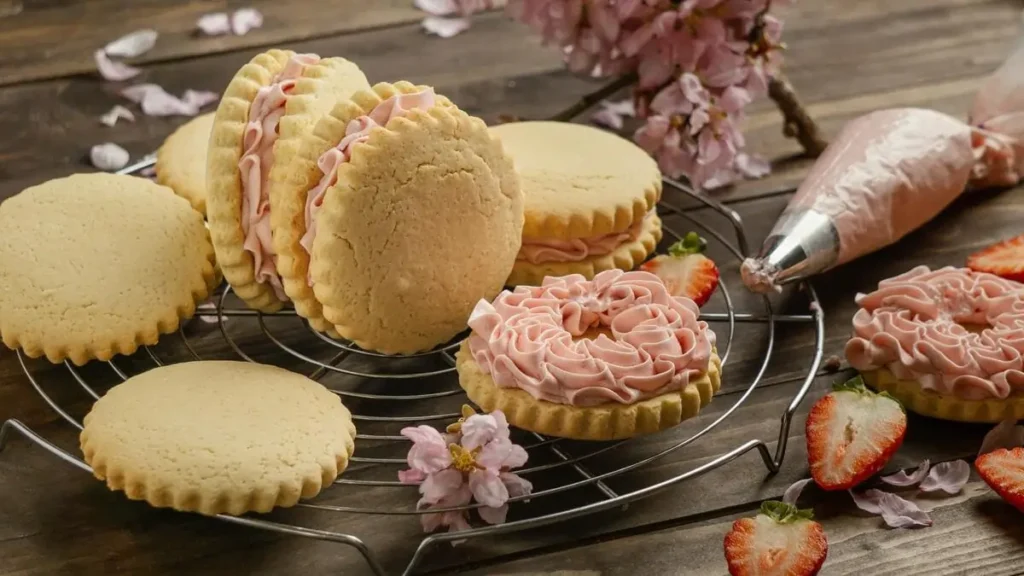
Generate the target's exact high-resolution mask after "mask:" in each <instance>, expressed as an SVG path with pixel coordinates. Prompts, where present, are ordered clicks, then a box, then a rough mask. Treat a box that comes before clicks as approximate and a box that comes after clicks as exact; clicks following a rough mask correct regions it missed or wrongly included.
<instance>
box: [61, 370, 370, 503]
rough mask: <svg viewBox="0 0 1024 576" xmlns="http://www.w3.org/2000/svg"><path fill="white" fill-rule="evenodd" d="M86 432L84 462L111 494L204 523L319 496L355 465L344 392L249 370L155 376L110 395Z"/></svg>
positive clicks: (98, 406)
mask: <svg viewBox="0 0 1024 576" xmlns="http://www.w3.org/2000/svg"><path fill="white" fill-rule="evenodd" d="M83 424H84V428H83V429H82V433H81V437H80V440H81V445H82V453H83V454H84V455H85V462H86V463H87V464H89V465H90V466H92V468H93V473H94V474H95V476H96V477H97V478H99V479H100V480H105V481H106V483H107V486H108V487H109V488H110V489H111V490H121V491H124V493H125V494H126V495H127V496H128V498H130V499H132V500H145V501H146V502H148V503H149V504H151V505H152V506H156V507H159V508H174V509H176V510H181V511H186V512H199V513H201V514H207V515H213V514H222V513H223V514H232V515H239V514H244V513H245V512H269V511H270V509H271V508H274V507H285V506H293V505H295V503H296V502H298V501H299V499H300V498H312V497H313V496H316V495H317V494H318V493H320V491H321V489H322V488H323V487H325V486H330V485H331V483H332V482H334V479H335V478H337V476H338V474H340V473H341V472H342V471H343V470H345V468H346V466H348V461H349V458H350V457H351V456H352V451H353V449H354V440H355V434H356V431H355V426H354V425H353V424H352V417H351V414H350V413H349V411H348V409H347V408H345V406H343V405H342V403H341V400H340V398H339V397H338V395H337V394H334V393H333V392H331V391H330V390H327V389H326V388H324V387H323V386H321V385H320V384H318V383H316V382H314V381H312V380H310V379H309V378H306V377H305V376H302V375H300V374H295V373H293V372H288V371H287V370H283V369H281V368H276V367H273V366H265V365H260V364H251V363H248V362H219V361H206V362H188V363H184V364H173V365H168V366H163V367H160V368H154V369H153V370H150V371H148V372H144V373H142V374H140V375H138V376H134V377H132V378H129V379H128V380H126V381H125V382H124V383H123V384H120V385H118V386H115V387H113V388H111V389H110V391H109V392H107V393H106V395H104V396H103V397H102V398H100V399H99V400H98V401H97V402H96V403H95V404H94V405H93V407H92V410H91V411H90V412H89V414H88V415H86V417H85V421H84V422H83Z"/></svg>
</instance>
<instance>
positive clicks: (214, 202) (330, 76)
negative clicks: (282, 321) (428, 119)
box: [206, 49, 370, 312]
mask: <svg viewBox="0 0 1024 576" xmlns="http://www.w3.org/2000/svg"><path fill="white" fill-rule="evenodd" d="M293 56H296V54H295V53H294V52H291V51H289V50H277V49H273V50H268V51H267V52H264V53H261V54H258V55H257V56H255V57H254V58H253V59H252V60H251V61H249V63H248V64H246V65H245V66H243V67H242V68H241V70H239V71H238V73H237V74H236V75H235V77H234V78H233V79H232V80H231V82H230V83H229V84H228V87H227V89H226V90H225V92H224V96H223V97H222V98H221V101H220V104H219V105H218V106H217V112H216V115H215V117H214V121H213V129H212V132H211V135H210V144H209V153H208V156H207V162H206V185H207V220H208V221H209V223H210V231H211V235H212V238H213V245H214V248H215V249H216V252H217V262H218V264H219V265H220V267H221V269H222V270H223V272H224V277H225V279H227V281H228V283H229V284H231V288H232V290H233V291H234V292H235V293H236V294H237V295H238V296H239V297H240V298H241V299H242V300H243V301H245V303H246V304H248V305H249V306H250V307H252V308H254V309H256V310H261V311H264V312H272V311H275V310H278V309H280V307H281V305H282V300H281V299H280V298H279V297H278V295H277V294H276V293H275V290H274V288H273V286H271V285H270V284H268V283H266V282H261V281H259V280H258V278H257V276H256V270H255V262H254V259H253V255H252V253H250V252H249V251H247V250H245V249H244V247H243V246H244V243H245V231H244V229H243V228H242V190H243V189H242V180H241V172H240V169H239V166H238V163H239V160H240V159H241V158H242V156H243V154H244V150H243V136H244V134H245V128H246V124H247V123H248V121H249V111H250V108H251V106H252V103H253V100H254V99H255V98H256V94H257V93H258V92H259V90H260V88H262V87H265V86H269V85H270V84H271V83H272V82H273V81H274V79H275V77H276V76H277V75H278V73H280V72H281V71H282V70H284V68H285V65H286V64H287V63H288V61H289V60H290V59H291V58H292V57H293ZM369 86H370V85H369V83H368V82H367V81H366V76H364V75H363V73H362V71H361V70H359V67H358V66H356V65H355V64H353V63H352V62H349V61H348V60H345V59H344V58H323V59H320V60H319V61H317V62H316V63H313V64H309V65H306V66H304V67H303V68H302V71H301V75H300V77H299V78H298V79H297V80H296V82H295V84H294V86H293V87H292V89H291V90H290V91H289V92H288V93H287V94H288V96H287V99H286V101H285V104H284V108H285V112H284V114H283V116H281V118H280V122H279V124H278V137H277V140H276V141H275V142H274V144H273V147H272V157H273V163H272V165H271V167H270V169H269V170H266V171H265V172H266V173H265V174H263V177H264V179H269V178H272V177H273V173H274V171H275V170H278V171H280V170H285V171H287V167H288V166H289V165H290V164H291V159H292V157H293V156H294V155H295V154H296V152H297V151H298V148H299V144H300V142H301V140H302V137H303V135H304V134H306V133H307V132H309V131H311V130H312V129H313V127H314V126H315V125H316V123H317V121H318V120H319V119H320V117H321V116H323V115H324V114H326V113H328V112H330V111H331V109H332V108H333V107H334V104H335V103H336V102H337V101H338V100H345V99H347V98H349V97H350V96H351V95H352V94H353V93H354V92H356V91H358V90H362V89H366V88H369Z"/></svg>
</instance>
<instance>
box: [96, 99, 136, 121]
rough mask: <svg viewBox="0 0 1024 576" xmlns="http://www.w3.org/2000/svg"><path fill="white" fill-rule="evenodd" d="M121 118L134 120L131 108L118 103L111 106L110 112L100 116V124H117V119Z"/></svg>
mask: <svg viewBox="0 0 1024 576" xmlns="http://www.w3.org/2000/svg"><path fill="white" fill-rule="evenodd" d="M121 119H124V120H127V121H129V122H135V114H132V111H131V110H129V109H127V108H125V107H124V106H121V105H120V104H118V105H117V106H114V107H113V108H111V109H110V112H107V113H106V114H104V115H103V116H100V124H103V125H105V126H113V125H115V124H117V121H118V120H121Z"/></svg>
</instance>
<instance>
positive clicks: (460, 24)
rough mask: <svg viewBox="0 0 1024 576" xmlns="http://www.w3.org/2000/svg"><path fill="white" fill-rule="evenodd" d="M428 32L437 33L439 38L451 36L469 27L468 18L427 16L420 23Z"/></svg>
mask: <svg viewBox="0 0 1024 576" xmlns="http://www.w3.org/2000/svg"><path fill="white" fill-rule="evenodd" d="M420 25H421V26H423V29H424V30H426V31H427V33H428V34H437V35H438V36H440V37H441V38H451V37H453V36H456V35H458V34H461V33H463V32H465V31H466V30H467V29H469V18H441V17H438V16H427V17H426V18H424V19H423V22H421V23H420Z"/></svg>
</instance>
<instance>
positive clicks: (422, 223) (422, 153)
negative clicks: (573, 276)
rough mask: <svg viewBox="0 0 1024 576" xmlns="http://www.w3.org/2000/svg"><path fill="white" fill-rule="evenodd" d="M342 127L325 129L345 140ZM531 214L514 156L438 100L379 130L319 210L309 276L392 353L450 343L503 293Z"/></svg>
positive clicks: (332, 317) (335, 316) (359, 101)
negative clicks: (485, 301)
mask: <svg viewBox="0 0 1024 576" xmlns="http://www.w3.org/2000/svg"><path fill="white" fill-rule="evenodd" d="M380 89H381V88H380V86H378V90H380ZM393 89H394V88H393V87H392V88H391V90H393ZM353 102H354V103H355V105H358V106H359V107H360V108H361V109H362V110H371V109H372V108H373V107H374V106H376V105H377V104H379V103H380V102H382V98H381V97H380V95H379V94H378V92H376V91H375V92H360V93H359V94H357V95H356V96H355V97H354V98H353ZM337 120H338V119H337V118H335V119H334V121H335V122H336V121H337ZM331 123H332V121H331V120H325V123H324V124H322V125H321V126H322V127H323V129H324V130H329V131H330V135H331V136H332V138H329V139H328V141H331V140H334V141H335V142H337V137H338V132H337V130H338V128H339V126H338V124H334V125H333V126H332V127H331V128H328V126H331ZM321 136H323V133H322V132H321ZM522 210H523V208H522V191H521V190H520V187H519V181H518V178H517V176H516V173H515V169H514V167H513V165H512V161H511V159H510V158H509V157H508V156H507V155H506V154H505V152H504V150H503V149H502V146H501V142H500V141H499V140H498V139H497V138H496V137H494V136H493V135H492V134H491V133H490V132H489V131H488V130H487V127H486V125H485V124H484V123H483V121H482V120H480V119H479V118H475V117H472V116H470V115H468V114H466V113H465V112H463V111H462V110H459V109H458V108H457V107H455V106H447V105H435V106H433V107H432V108H430V109H429V110H420V109H413V110H409V111H408V112H407V113H406V114H405V115H404V116H402V117H398V118H393V119H392V120H391V121H389V122H388V123H387V125H386V126H384V127H377V128H374V129H373V130H372V131H371V132H370V134H369V137H368V138H367V140H366V141H364V142H361V143H359V144H356V145H355V146H353V149H352V153H351V157H350V159H349V161H347V162H345V163H343V164H342V165H341V166H340V167H339V169H338V177H337V182H336V183H335V185H334V186H332V187H330V188H328V190H327V192H326V194H325V195H324V200H323V203H322V205H321V209H320V211H319V213H318V219H317V227H318V233H317V235H316V238H315V239H314V241H313V251H312V258H311V260H312V262H311V264H310V273H311V275H312V278H313V282H314V287H313V291H314V295H315V296H316V299H317V300H318V301H319V302H320V303H321V305H322V306H323V315H324V318H326V320H327V321H328V322H330V323H331V324H332V325H333V326H334V328H335V330H336V331H337V333H338V334H339V335H341V337H343V338H346V339H348V340H350V341H352V342H354V343H355V344H357V345H358V346H360V347H362V348H364V349H369V350H374V351H377V352H381V353H385V354H411V353H416V352H421V351H424V350H429V349H431V348H433V347H435V346H437V345H439V344H442V343H444V342H447V341H449V340H450V339H451V338H453V337H454V336H456V335H457V334H458V333H459V332H461V331H463V330H465V329H466V321H467V319H468V318H469V314H470V312H472V310H473V306H475V305H476V303H477V302H478V301H479V300H480V299H481V298H493V297H494V296H495V295H497V294H498V293H499V292H500V291H501V289H502V288H503V286H504V284H505V280H506V279H507V278H508V274H509V272H511V270H512V266H513V265H514V263H515V256H516V254H517V253H518V252H519V246H520V242H521V240H522V224H523V212H522Z"/></svg>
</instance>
